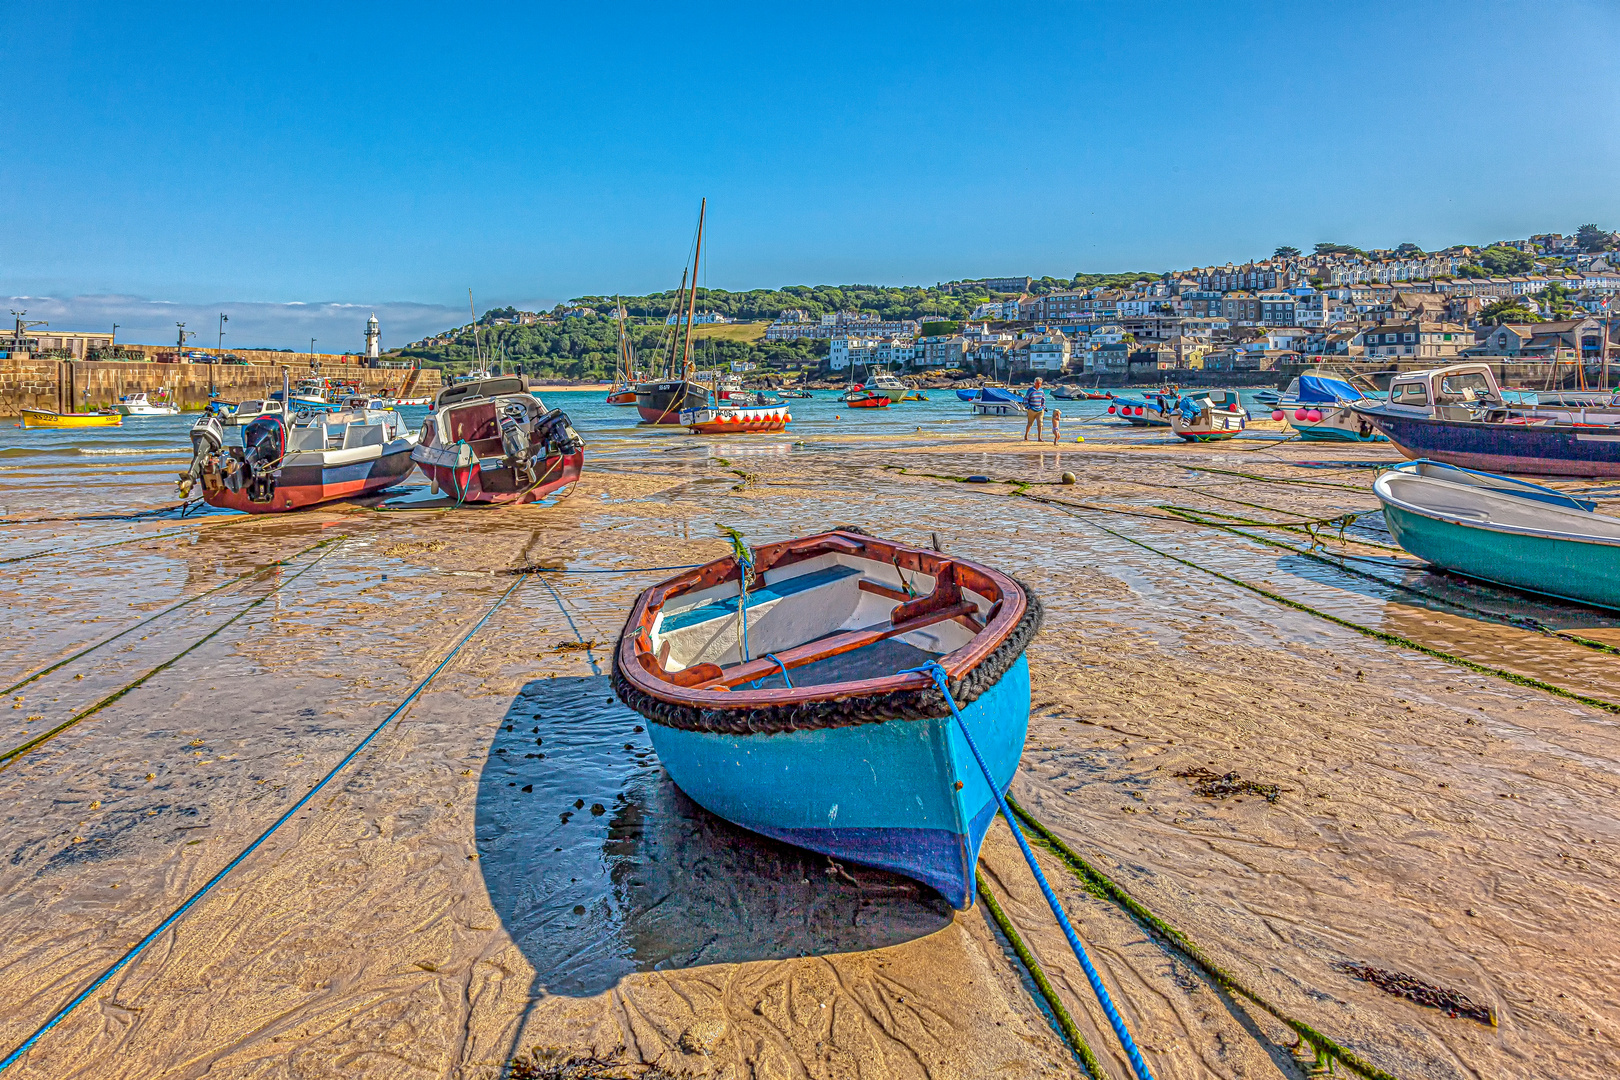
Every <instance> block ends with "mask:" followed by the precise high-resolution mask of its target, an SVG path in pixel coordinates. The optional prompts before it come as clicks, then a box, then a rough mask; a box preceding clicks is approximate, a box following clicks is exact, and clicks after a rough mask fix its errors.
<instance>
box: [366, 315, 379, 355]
mask: <svg viewBox="0 0 1620 1080" xmlns="http://www.w3.org/2000/svg"><path fill="white" fill-rule="evenodd" d="M380 355H382V331H381V330H379V329H378V328H377V313H376V312H375V311H373V312H372V313H371V318H369V319H367V320H366V356H368V357H369V358H371V359H372V360H375V359H377V357H378V356H380Z"/></svg>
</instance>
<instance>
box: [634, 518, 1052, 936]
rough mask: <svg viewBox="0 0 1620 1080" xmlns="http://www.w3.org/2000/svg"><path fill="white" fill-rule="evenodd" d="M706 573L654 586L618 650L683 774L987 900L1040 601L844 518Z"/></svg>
mask: <svg viewBox="0 0 1620 1080" xmlns="http://www.w3.org/2000/svg"><path fill="white" fill-rule="evenodd" d="M748 557H749V558H751V560H752V562H751V563H741V562H739V559H738V557H737V556H736V555H733V556H728V557H726V558H723V559H717V560H715V561H714V562H711V563H708V564H706V565H704V566H701V567H698V568H697V569H694V570H688V571H685V572H684V573H681V574H679V575H677V576H675V577H672V578H670V579H669V580H667V581H664V582H663V583H661V584H659V585H655V586H653V587H652V588H650V589H648V590H647V591H646V592H644V593H642V594H641V596H640V597H638V598H637V600H636V603H635V606H634V608H633V609H632V610H631V612H630V617H629V619H628V621H627V622H626V623H625V628H624V630H623V632H622V633H621V635H620V638H619V642H618V645H617V646H616V648H615V649H614V654H613V685H614V690H615V692H616V693H617V694H618V695H619V697H620V699H621V700H623V701H624V703H625V704H627V705H628V706H630V707H631V708H632V709H634V710H636V711H637V712H639V713H641V715H643V716H645V717H646V718H647V719H648V720H649V721H650V722H651V723H650V726H649V732H650V734H651V737H652V743H653V747H654V749H655V750H656V751H657V752H658V756H659V759H660V760H661V761H662V762H663V765H664V767H665V769H667V770H668V771H669V775H670V777H671V778H672V779H673V780H674V781H675V783H676V785H677V786H679V787H680V788H681V790H682V791H684V792H686V794H687V795H689V796H691V797H692V799H693V800H695V801H696V802H697V803H699V804H700V805H702V806H703V807H705V808H706V809H708V810H710V811H711V812H713V813H715V814H717V815H719V816H720V817H722V818H725V819H726V820H727V821H731V822H733V823H735V824H737V825H740V826H742V827H743V828H746V829H751V830H753V831H754V832H758V833H763V834H764V835H766V836H771V837H775V838H776V839H778V840H783V841H786V842H788V843H792V844H797V845H799V846H800V847H805V848H809V849H810V850H812V851H818V852H822V853H824V854H827V855H831V856H833V857H834V858H839V859H849V860H851V861H854V862H859V863H865V864H868V865H871V866H877V867H882V868H883V869H886V870H890V871H893V872H895V873H899V874H904V875H906V876H909V877H912V878H914V879H916V880H918V881H921V882H923V883H925V884H927V885H929V886H931V887H932V888H934V889H936V890H937V891H938V892H939V893H940V894H941V895H942V896H943V897H944V898H945V899H946V900H948V901H949V902H950V903H951V904H953V905H954V906H956V907H958V908H965V907H968V906H970V905H971V904H972V903H973V900H974V867H975V866H976V865H977V862H978V854H979V844H980V842H981V841H982V840H983V838H984V834H985V830H986V829H988V828H989V825H990V821H991V819H992V818H993V817H994V816H995V813H996V802H995V798H994V796H993V795H992V793H991V790H990V786H989V784H988V783H987V782H986V780H985V777H984V773H983V772H981V771H980V769H979V768H978V766H977V765H976V763H975V761H974V758H973V755H972V753H971V752H970V751H969V750H968V747H967V744H966V741H965V739H964V738H963V735H962V732H961V730H960V729H959V728H958V727H957V726H956V724H955V722H954V720H953V719H952V717H951V713H950V708H949V705H948V704H947V702H946V701H945V698H944V696H943V695H942V694H941V693H940V692H939V690H938V689H937V688H936V684H935V683H934V681H933V679H932V678H930V677H929V676H928V675H926V674H922V673H907V672H906V670H905V669H908V668H916V667H919V666H921V665H923V664H925V663H928V662H930V661H937V662H938V663H939V664H940V665H942V666H943V667H944V669H945V672H946V674H947V676H948V680H949V686H950V688H951V692H952V695H953V696H954V697H955V699H956V701H957V703H958V705H959V706H960V708H961V711H962V717H963V720H964V721H965V722H966V724H967V726H968V729H969V730H970V731H971V733H972V736H973V739H974V741H975V742H976V743H977V744H978V747H979V749H980V751H981V752H982V753H983V755H984V758H985V761H986V763H987V765H988V767H989V770H990V773H991V775H992V777H993V778H994V780H995V783H996V785H997V786H998V787H999V788H1000V789H1001V790H1002V791H1005V790H1006V788H1007V785H1008V784H1010V783H1011V782H1012V777H1013V773H1014V772H1015V771H1016V770H1017V768H1018V761H1019V757H1020V756H1021V754H1022V752H1023V745H1024V737H1025V735H1026V733H1027V731H1028V726H1029V702H1030V698H1029V665H1028V661H1027V660H1026V659H1025V657H1024V649H1025V646H1027V645H1028V644H1029V641H1030V639H1031V638H1033V637H1034V635H1035V632H1036V631H1037V630H1038V629H1039V627H1040V620H1041V607H1040V604H1039V602H1038V601H1037V600H1036V599H1035V597H1034V596H1033V595H1032V594H1031V593H1030V592H1029V590H1028V589H1027V588H1025V587H1024V586H1023V585H1021V584H1020V583H1018V582H1017V581H1015V580H1013V579H1012V578H1011V577H1009V576H1007V575H1006V574H1003V573H1001V572H999V571H996V570H992V569H990V568H989V567H986V566H983V565H980V564H978V563H974V562H969V561H968V560H966V559H960V558H955V557H953V556H949V555H945V554H942V553H940V552H937V551H929V550H923V549H918V548H911V547H906V546H904V545H901V544H896V543H891V542H889V541H886V540H879V539H877V538H875V537H872V536H867V535H865V534H862V533H857V532H851V531H844V530H838V531H833V532H827V533H822V534H820V535H817V536H810V537H806V538H804V539H800V540H789V541H785V542H783V543H778V544H768V545H765V546H763V547H760V548H757V549H754V550H753V551H752V552H751V553H750V554H749V556H748Z"/></svg>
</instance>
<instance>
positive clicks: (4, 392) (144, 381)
mask: <svg viewBox="0 0 1620 1080" xmlns="http://www.w3.org/2000/svg"><path fill="white" fill-rule="evenodd" d="M317 359H319V358H317ZM332 359H334V360H336V359H341V358H340V357H333V358H332ZM350 359H352V357H351V358H350ZM299 360H301V361H303V362H302V363H297V362H294V363H289V364H287V367H288V369H289V372H290V375H291V378H292V382H293V383H294V385H296V384H297V383H298V381H299V379H301V378H307V377H308V376H309V374H310V370H309V361H308V356H307V354H305V355H301V356H300V357H299ZM410 374H411V373H410V372H409V371H407V370H403V369H400V368H369V367H358V366H356V365H353V364H338V363H322V364H321V365H320V375H321V376H322V377H324V378H328V379H340V380H342V381H344V382H352V383H355V384H357V385H358V386H360V387H361V388H363V389H364V390H367V391H369V392H373V393H382V392H384V391H389V392H398V390H399V388H400V384H401V383H402V382H403V381H404V380H405V379H406V378H408V377H409V376H410ZM163 389H167V390H168V391H169V393H170V395H171V398H172V400H173V401H174V403H175V404H177V405H179V406H180V408H181V409H183V410H186V411H197V410H201V409H202V408H203V407H204V406H206V405H207V404H208V402H209V401H210V400H211V399H212V398H213V397H214V396H217V397H218V398H219V399H221V400H224V401H242V400H244V399H246V398H258V397H264V396H265V395H267V394H268V393H270V392H271V391H273V390H280V389H281V365H280V364H252V363H250V364H157V363H152V364H140V363H127V362H113V361H87V360H47V359H34V358H27V357H12V358H7V359H0V416H16V415H18V413H19V412H20V411H21V410H23V409H45V410H48V411H51V412H94V411H96V410H97V409H100V408H103V407H104V406H107V405H111V404H113V403H114V402H116V401H117V400H118V399H119V398H121V397H123V396H125V395H127V394H134V393H144V394H147V395H148V396H151V395H153V394H155V393H156V392H157V391H159V390H163ZM440 389H441V384H440V381H439V372H438V371H437V370H436V369H433V368H425V369H423V370H422V371H419V372H418V373H417V377H416V382H415V384H414V385H413V386H412V387H411V396H412V397H425V396H428V395H432V394H436V393H438V392H439V390H440Z"/></svg>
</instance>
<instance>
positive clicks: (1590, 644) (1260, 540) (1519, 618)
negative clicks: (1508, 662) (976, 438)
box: [1166, 507, 1620, 656]
mask: <svg viewBox="0 0 1620 1080" xmlns="http://www.w3.org/2000/svg"><path fill="white" fill-rule="evenodd" d="M1166 509H1168V510H1170V511H1171V512H1173V513H1175V512H1177V511H1178V509H1179V508H1176V507H1166ZM1186 512H1187V513H1189V514H1195V513H1204V512H1212V511H1186ZM1222 516H1223V517H1224V516H1227V515H1222ZM1188 520H1192V521H1196V520H1197V519H1196V518H1192V517H1189V518H1188ZM1198 524H1201V525H1208V526H1210V527H1211V528H1216V529H1223V530H1225V531H1226V532H1229V533H1231V534H1232V535H1233V536H1241V537H1243V538H1244V539H1245V540H1252V541H1254V542H1255V543H1257V544H1264V545H1266V546H1267V547H1274V548H1281V549H1282V550H1283V551H1291V552H1293V553H1294V554H1295V555H1303V556H1304V557H1305V558H1307V559H1312V560H1314V561H1316V562H1319V563H1322V564H1323V565H1326V566H1331V567H1333V568H1334V569H1335V570H1338V571H1340V572H1341V573H1345V574H1351V575H1353V576H1355V577H1359V578H1364V579H1366V580H1367V581H1372V582H1376V583H1377V584H1379V585H1383V586H1385V587H1387V588H1390V589H1394V590H1396V591H1398V592H1404V593H1406V594H1408V595H1410V596H1416V597H1419V598H1421V599H1424V600H1429V601H1432V602H1434V603H1437V604H1444V605H1446V606H1447V607H1453V608H1456V609H1458V610H1459V611H1466V612H1468V613H1469V614H1470V615H1473V616H1476V617H1478V618H1481V619H1487V620H1489V621H1491V622H1495V623H1500V624H1501V625H1503V626H1515V627H1518V628H1519V629H1521V630H1534V631H1536V632H1537V633H1541V634H1546V635H1548V636H1549V637H1556V638H1562V639H1563V640H1565V641H1568V642H1570V643H1571V644H1574V645H1580V646H1582V647H1583V648H1587V649H1591V650H1593V651H1594V652H1601V653H1608V654H1609V655H1611V656H1620V648H1616V647H1615V646H1613V645H1609V644H1607V643H1605V642H1602V641H1598V640H1596V639H1595V638H1589V637H1582V636H1581V635H1579V634H1572V633H1570V632H1569V631H1568V630H1559V629H1558V628H1557V627H1553V626H1548V625H1547V624H1546V623H1544V622H1542V621H1541V620H1540V619H1536V618H1532V617H1531V616H1528V615H1503V614H1502V613H1500V612H1496V611H1490V610H1487V609H1486V608H1480V607H1475V606H1473V605H1472V604H1465V603H1463V602H1462V601H1460V600H1448V599H1446V598H1445V597H1443V596H1437V595H1435V594H1434V593H1431V592H1426V591H1425V590H1423V589H1419V588H1417V587H1416V586H1413V585H1408V584H1406V583H1405V582H1403V581H1390V580H1389V579H1387V578H1383V577H1379V576H1378V575H1377V574H1370V573H1368V572H1367V571H1365V570H1358V569H1356V568H1355V567H1354V566H1347V565H1345V564H1344V561H1343V560H1345V559H1346V558H1350V559H1355V558H1356V556H1354V555H1349V556H1346V555H1323V554H1321V553H1319V552H1315V551H1308V550H1306V549H1305V548H1297V547H1295V546H1294V545H1292V544H1285V543H1282V542H1281V541H1279V540H1273V539H1271V538H1270V537H1265V536H1253V535H1251V534H1249V533H1246V532H1244V531H1243V530H1242V529H1240V528H1238V527H1237V526H1236V525H1223V524H1221V523H1220V522H1218V521H1200V522H1198ZM1239 524H1246V523H1242V522H1240V523H1239ZM1353 542H1354V543H1357V544H1360V543H1364V541H1361V540H1356V541H1353ZM1357 561H1359V562H1371V563H1374V564H1375V565H1379V566H1388V565H1389V564H1388V563H1384V562H1378V561H1377V560H1374V559H1358V560H1357ZM1424 568H1425V569H1427V570H1428V571H1429V572H1430V573H1449V571H1446V570H1442V569H1441V568H1440V567H1437V566H1434V565H1432V564H1427V563H1425V564H1424ZM1396 569H1400V568H1399V567H1397V568H1396Z"/></svg>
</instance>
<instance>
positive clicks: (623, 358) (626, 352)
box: [607, 296, 637, 405]
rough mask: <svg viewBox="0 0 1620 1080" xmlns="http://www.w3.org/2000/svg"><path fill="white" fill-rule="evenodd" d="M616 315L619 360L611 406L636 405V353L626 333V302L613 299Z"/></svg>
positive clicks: (610, 396) (609, 399) (614, 378)
mask: <svg viewBox="0 0 1620 1080" xmlns="http://www.w3.org/2000/svg"><path fill="white" fill-rule="evenodd" d="M613 306H614V308H615V311H614V314H615V315H617V316H618V320H619V359H618V361H617V362H616V363H615V364H614V366H613V385H612V386H610V387H609V388H608V395H607V403H608V404H609V405H634V404H635V403H636V375H637V372H636V351H635V348H634V346H632V345H631V344H630V338H629V337H628V336H627V335H626V334H625V332H624V301H622V300H620V299H619V298H618V297H617V296H615V297H614V298H613Z"/></svg>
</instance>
